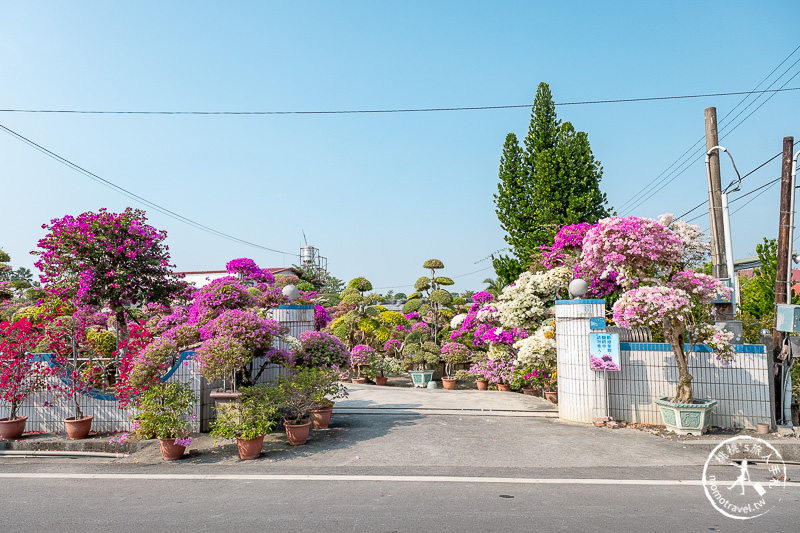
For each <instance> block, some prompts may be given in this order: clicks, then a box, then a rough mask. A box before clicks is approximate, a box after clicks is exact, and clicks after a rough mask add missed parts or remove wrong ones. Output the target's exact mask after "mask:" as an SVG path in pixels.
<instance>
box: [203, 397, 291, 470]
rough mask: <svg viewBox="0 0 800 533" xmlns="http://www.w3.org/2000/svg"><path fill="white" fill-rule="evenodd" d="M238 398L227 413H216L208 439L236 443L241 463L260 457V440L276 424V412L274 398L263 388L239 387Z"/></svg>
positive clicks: (261, 442)
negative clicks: (212, 438) (233, 440)
mask: <svg viewBox="0 0 800 533" xmlns="http://www.w3.org/2000/svg"><path fill="white" fill-rule="evenodd" d="M241 393H242V395H241V396H240V397H239V398H238V399H237V400H236V401H234V402H231V403H230V404H229V406H228V408H227V409H222V410H218V411H217V419H216V420H215V421H214V422H213V424H212V426H211V435H213V436H214V437H217V438H221V439H236V447H237V449H238V450H239V457H240V458H241V459H242V460H248V459H256V458H258V456H260V455H261V449H262V448H263V446H264V436H265V435H267V434H269V433H272V429H273V428H274V427H275V425H276V424H277V420H278V416H277V414H278V409H277V406H276V405H275V398H274V394H271V393H270V388H269V387H267V386H266V385H255V386H253V387H243V388H242V389H241Z"/></svg>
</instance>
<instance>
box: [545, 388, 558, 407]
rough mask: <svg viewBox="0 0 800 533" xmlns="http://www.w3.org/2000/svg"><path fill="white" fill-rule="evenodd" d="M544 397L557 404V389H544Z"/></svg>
mask: <svg viewBox="0 0 800 533" xmlns="http://www.w3.org/2000/svg"><path fill="white" fill-rule="evenodd" d="M544 397H545V398H547V399H548V400H549V401H550V402H552V403H554V404H556V405H558V391H556V390H546V391H544Z"/></svg>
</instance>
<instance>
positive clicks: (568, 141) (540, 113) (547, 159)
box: [492, 82, 609, 284]
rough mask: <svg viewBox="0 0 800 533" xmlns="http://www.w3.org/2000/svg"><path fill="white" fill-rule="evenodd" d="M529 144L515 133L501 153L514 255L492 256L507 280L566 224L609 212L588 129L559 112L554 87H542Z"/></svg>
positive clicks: (504, 216)
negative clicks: (581, 128) (564, 118)
mask: <svg viewBox="0 0 800 533" xmlns="http://www.w3.org/2000/svg"><path fill="white" fill-rule="evenodd" d="M524 143H525V149H524V150H522V148H521V147H520V145H519V142H518V141H517V137H516V135H514V134H513V133H509V134H508V135H507V136H506V141H505V144H504V145H503V154H502V156H501V158H500V172H499V179H500V181H499V183H498V185H497V194H495V195H494V200H495V206H496V211H495V212H496V213H497V218H498V219H499V220H500V225H501V227H502V228H503V230H505V232H506V236H505V240H506V242H507V243H508V244H509V246H510V248H511V252H512V255H510V256H509V255H498V256H493V257H492V263H493V265H494V269H495V272H496V273H497V276H498V278H499V280H500V281H502V282H503V283H504V284H509V283H512V282H513V281H514V280H515V279H517V277H519V275H520V274H521V273H522V272H523V271H525V270H527V269H528V268H529V267H530V266H531V264H532V263H533V261H534V257H535V256H538V254H539V251H540V246H541V245H543V244H550V243H552V241H553V237H554V236H555V234H556V232H557V231H558V229H559V228H560V227H561V226H563V225H564V224H577V223H580V222H591V223H594V222H596V221H597V220H598V219H600V218H603V217H606V216H608V214H609V211H608V209H607V208H606V195H605V194H604V193H602V192H600V180H601V178H602V175H603V168H602V167H601V166H600V162H599V161H596V160H595V158H594V155H593V154H592V150H591V148H590V147H589V139H588V135H587V134H586V133H585V132H581V131H578V132H576V131H575V128H574V127H573V126H572V124H571V123H569V122H564V123H562V122H561V121H560V120H558V117H557V116H556V109H555V103H554V102H553V96H552V94H551V93H550V87H549V86H548V85H547V84H546V83H544V82H542V83H540V84H539V87H538V89H537V90H536V98H535V99H534V103H533V108H532V109H531V122H530V125H529V127H528V135H527V137H525V141H524Z"/></svg>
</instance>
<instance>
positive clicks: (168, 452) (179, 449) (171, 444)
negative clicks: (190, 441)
mask: <svg viewBox="0 0 800 533" xmlns="http://www.w3.org/2000/svg"><path fill="white" fill-rule="evenodd" d="M158 442H159V443H160V444H161V457H162V458H163V459H164V460H165V461H177V460H178V459H180V458H181V457H183V454H184V452H185V451H186V446H184V445H182V444H175V439H174V438H169V439H158Z"/></svg>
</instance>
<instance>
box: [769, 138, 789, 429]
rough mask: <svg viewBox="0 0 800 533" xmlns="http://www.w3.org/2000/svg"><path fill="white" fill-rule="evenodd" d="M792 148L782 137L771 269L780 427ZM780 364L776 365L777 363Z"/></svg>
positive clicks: (784, 405)
mask: <svg viewBox="0 0 800 533" xmlns="http://www.w3.org/2000/svg"><path fill="white" fill-rule="evenodd" d="M793 149H794V137H784V138H783V157H782V159H781V199H780V208H779V212H778V257H776V265H775V266H776V268H775V322H774V323H773V328H772V357H773V361H775V363H776V364H779V365H781V372H780V374H779V376H776V378H777V379H776V381H777V383H776V385H777V387H776V399H778V400H779V402H778V405H779V406H781V407H782V409H780V410H778V409H776V411H777V412H779V413H783V415H782V416H781V420H780V422H782V423H783V424H786V423H787V422H788V423H791V411H790V415H789V416H790V418H789V420H788V421H787V420H786V411H787V407H788V405H787V404H788V402H789V401H790V398H791V393H789V394H788V395H787V394H786V383H785V379H786V373H787V371H788V369H787V368H786V362H785V356H784V357H783V358H782V357H781V350H782V348H783V332H781V331H778V313H777V310H778V307H777V305H778V304H783V303H785V302H787V301H789V300H787V298H791V294H792V293H791V287H790V284H789V275H790V274H789V273H790V272H791V271H790V270H789V250H790V249H791V246H792V243H790V242H789V233H790V227H791V222H790V219H791V207H792V196H794V183H792V150H793ZM779 361H780V362H779Z"/></svg>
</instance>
